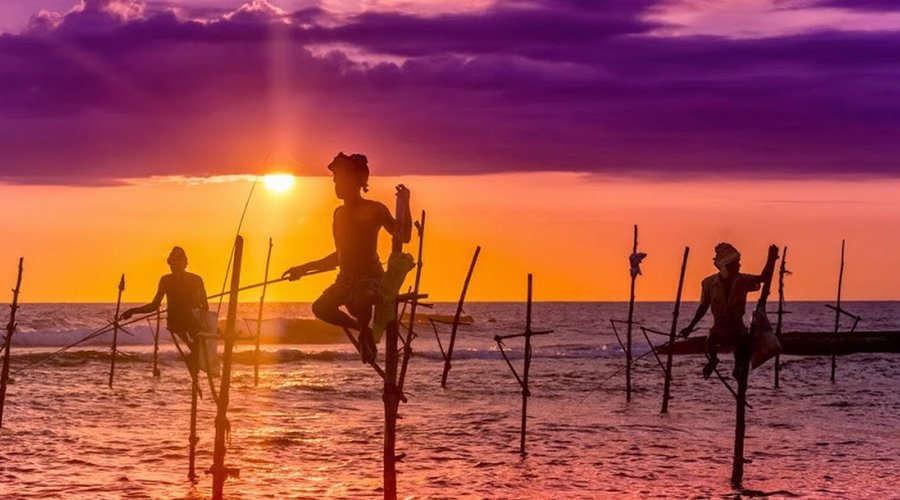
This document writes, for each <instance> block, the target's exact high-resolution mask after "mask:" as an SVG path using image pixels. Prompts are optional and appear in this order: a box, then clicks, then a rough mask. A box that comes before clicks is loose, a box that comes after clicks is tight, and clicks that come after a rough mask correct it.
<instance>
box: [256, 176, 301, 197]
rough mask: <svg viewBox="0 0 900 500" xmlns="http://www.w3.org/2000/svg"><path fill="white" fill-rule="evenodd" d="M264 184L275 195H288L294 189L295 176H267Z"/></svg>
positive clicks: (264, 178) (264, 177)
mask: <svg viewBox="0 0 900 500" xmlns="http://www.w3.org/2000/svg"><path fill="white" fill-rule="evenodd" d="M263 184H265V186H266V189H268V190H269V191H272V192H273V193H286V192H288V191H290V190H291V188H292V187H294V175H293V174H266V175H264V176H263Z"/></svg>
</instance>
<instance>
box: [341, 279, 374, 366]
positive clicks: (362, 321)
mask: <svg viewBox="0 0 900 500" xmlns="http://www.w3.org/2000/svg"><path fill="white" fill-rule="evenodd" d="M377 300H378V297H377V296H376V295H375V294H374V293H368V292H366V293H362V294H360V296H359V297H356V298H355V300H354V301H353V302H352V303H350V304H348V305H347V308H348V309H349V310H350V314H352V315H353V316H355V317H356V320H357V322H358V324H359V347H360V354H361V355H362V358H363V362H366V363H368V362H370V361H375V357H376V355H377V353H378V348H377V346H376V345H375V337H374V336H373V334H372V328H371V327H370V326H369V323H370V322H371V320H372V311H373V308H374V305H375V302H376V301H377Z"/></svg>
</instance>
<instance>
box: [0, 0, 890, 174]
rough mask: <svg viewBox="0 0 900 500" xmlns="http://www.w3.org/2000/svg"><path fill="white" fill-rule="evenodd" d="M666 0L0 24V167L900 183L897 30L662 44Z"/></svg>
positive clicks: (270, 9)
mask: <svg viewBox="0 0 900 500" xmlns="http://www.w3.org/2000/svg"><path fill="white" fill-rule="evenodd" d="M666 3H667V2H666V1H665V0H659V1H651V0H639V1H635V0H602V1H587V0H534V1H510V2H506V3H498V4H495V5H493V6H491V7H489V8H486V9H481V10H477V11H470V12H464V13H452V14H438V15H422V14H414V13H404V12H402V11H392V12H384V11H379V12H363V13H360V14H356V15H350V16H347V15H341V16H339V15H336V14H333V13H330V12H328V11H326V10H323V9H321V8H316V7H312V8H307V9H303V10H299V11H293V12H290V11H285V10H283V9H281V8H279V7H277V6H276V5H273V4H271V3H269V2H267V1H265V0H254V1H252V2H250V3H247V4H245V5H243V6H242V7H240V8H239V9H236V10H232V11H225V10H215V9H205V10H200V9H196V10H191V9H188V8H184V7H172V6H170V5H166V4H163V3H151V2H141V1H138V0H83V1H82V3H81V4H80V5H78V6H76V7H75V8H74V9H72V10H71V11H69V12H66V13H49V12H39V13H37V14H35V16H34V17H33V18H32V21H31V23H30V24H29V26H28V28H27V29H25V30H23V31H21V32H19V33H6V34H2V35H0V152H2V153H0V180H3V181H5V182H12V183H47V184H70V183H78V184H96V183H107V182H112V181H115V180H116V179H121V178H129V177H143V176H149V175H185V176H202V175H228V174H238V173H246V172H256V171H260V170H263V169H265V167H264V166H261V165H260V162H261V160H262V159H263V158H264V157H265V156H266V155H267V154H269V153H270V152H273V151H274V153H273V157H274V158H277V160H278V161H279V162H281V164H285V163H287V164H290V165H293V166H296V167H297V168H298V169H299V171H300V172H301V173H324V172H323V169H322V167H321V165H323V164H324V162H326V161H327V160H328V159H330V157H331V156H333V155H334V154H335V153H336V152H337V151H339V150H343V151H348V152H349V151H363V152H365V153H366V154H367V155H368V156H369V157H370V159H371V160H372V163H373V168H374V169H375V172H376V173H378V174H477V173H487V172H515V171H537V170H565V171H579V172H586V173H601V174H616V175H619V174H621V175H648V176H654V177H661V178H665V179H678V178H682V177H685V176H692V177H694V176H710V177H719V176H722V177H734V176H738V177H767V176H770V177H796V176H809V177H821V176H856V175H867V176H871V175H879V176H898V175H900V162H898V159H900V141H897V140H896V137H897V136H898V132H900V87H898V86H897V85H896V83H895V82H896V81H897V79H898V77H900V30H897V31H891V30H881V31H842V30H840V29H837V28H834V27H831V28H820V29H811V30H804V31H800V32H796V33H791V34H788V35H777V36H768V37H754V38H748V39H745V38H733V37H727V36H675V35H665V36H663V35H660V34H659V33H660V32H664V33H672V32H675V31H677V29H676V30H673V29H672V28H673V26H666V25H664V21H660V20H659V19H660V17H659V16H650V15H649V14H651V13H658V12H659V9H661V8H664V7H665V4H666ZM823 3H827V4H828V6H829V7H833V6H848V5H852V4H858V3H859V2H841V1H839V0H827V1H826V2H819V3H818V4H819V5H812V6H810V7H809V8H810V9H813V8H817V7H821V6H822V5H821V4H823ZM863 3H865V8H870V9H879V8H883V9H889V8H890V5H892V3H891V2H877V1H868V2H863ZM860 8H862V6H860ZM651 19H654V20H653V21H651ZM660 28H666V29H665V30H662V31H660ZM675 28H677V26H676V27H675Z"/></svg>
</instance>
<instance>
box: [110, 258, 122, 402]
mask: <svg viewBox="0 0 900 500" xmlns="http://www.w3.org/2000/svg"><path fill="white" fill-rule="evenodd" d="M124 291H125V274H124V273H122V277H121V278H120V279H119V296H118V298H116V317H115V320H114V323H113V341H112V355H111V356H110V360H109V388H110V389H112V386H113V377H114V376H115V374H116V351H117V349H118V346H117V345H116V344H117V343H118V337H119V309H120V308H121V307H122V292H124Z"/></svg>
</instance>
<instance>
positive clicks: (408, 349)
mask: <svg viewBox="0 0 900 500" xmlns="http://www.w3.org/2000/svg"><path fill="white" fill-rule="evenodd" d="M416 232H417V234H418V236H419V253H418V255H417V256H416V278H415V280H414V281H413V288H412V292H411V293H412V299H411V300H412V305H411V306H410V308H409V328H408V329H407V331H406V341H404V342H403V359H402V361H401V362H400V375H399V376H398V378H397V388H398V389H399V390H400V392H401V393H402V392H403V385H404V383H405V382H406V371H407V369H408V367H409V359H410V358H411V357H412V341H413V339H414V338H416V334H415V325H416V309H417V308H418V306H419V285H420V284H421V282H422V265H423V264H422V250H423V248H424V244H425V211H424V210H422V217H421V219H419V221H418V222H417V223H416ZM403 307H404V309H405V308H406V302H404V303H403ZM397 318H398V321H401V320H402V319H403V312H402V311H401V313H400V315H399V316H397Z"/></svg>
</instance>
